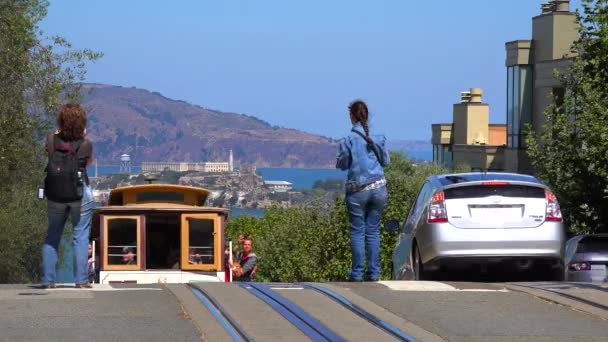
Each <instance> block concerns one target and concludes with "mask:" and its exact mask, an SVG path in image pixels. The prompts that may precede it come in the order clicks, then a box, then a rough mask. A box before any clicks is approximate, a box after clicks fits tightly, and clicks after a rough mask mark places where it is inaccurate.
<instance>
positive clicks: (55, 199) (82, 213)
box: [42, 103, 94, 288]
mask: <svg viewBox="0 0 608 342" xmlns="http://www.w3.org/2000/svg"><path fill="white" fill-rule="evenodd" d="M86 125H87V116H86V113H85V111H84V110H83V109H82V107H81V106H80V105H79V104H72V103H70V104H66V105H64V106H62V107H61V109H60V110H59V113H58V114H57V126H58V129H57V131H55V132H54V133H51V134H49V136H48V138H47V143H46V150H47V152H48V157H49V164H48V165H47V178H46V181H45V194H46V196H47V215H48V231H47V235H46V239H45V240H44V243H43V245H42V286H43V287H44V288H55V287H56V285H55V273H56V267H57V249H58V248H59V242H60V240H61V235H62V234H63V229H64V228H65V223H66V221H67V219H68V216H69V218H70V220H71V221H72V226H73V230H74V231H73V235H72V246H73V249H74V281H75V283H76V287H77V288H90V287H91V285H90V284H89V280H88V259H89V258H88V244H89V232H90V230H91V215H92V211H93V206H94V200H93V193H92V191H91V187H90V186H89V178H88V176H87V169H86V166H87V165H88V164H90V163H91V160H92V159H91V158H92V155H93V145H92V144H91V141H90V140H89V139H86V138H85V135H86ZM54 154H57V155H54ZM70 154H71V155H73V156H75V158H76V163H77V165H76V168H77V170H78V171H77V177H78V179H76V180H75V181H76V184H75V185H74V188H75V189H76V191H77V192H78V194H77V195H76V197H75V196H74V195H71V194H68V192H69V191H70V190H69V187H66V186H65V184H64V183H62V182H59V181H57V179H59V178H51V177H49V173H50V172H55V173H56V174H60V173H61V170H60V168H61V167H62V166H65V165H68V164H61V163H57V164H52V162H51V161H53V162H55V161H57V160H60V161H63V162H65V161H66V160H67V158H68V157H67V156H68V155H70ZM61 158H63V159H61ZM72 160H73V159H72ZM51 167H52V168H53V170H49V168H51ZM80 191H81V192H80ZM77 197H81V199H75V198H77Z"/></svg>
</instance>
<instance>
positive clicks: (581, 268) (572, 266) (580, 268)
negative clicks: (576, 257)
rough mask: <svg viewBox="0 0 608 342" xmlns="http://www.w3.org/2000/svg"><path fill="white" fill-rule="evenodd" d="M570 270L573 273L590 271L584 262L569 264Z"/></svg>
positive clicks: (589, 267)
mask: <svg viewBox="0 0 608 342" xmlns="http://www.w3.org/2000/svg"><path fill="white" fill-rule="evenodd" d="M570 269H571V270H574V271H589V270H590V269H591V265H589V263H586V262H573V263H571V264H570Z"/></svg>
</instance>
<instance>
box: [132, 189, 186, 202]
mask: <svg viewBox="0 0 608 342" xmlns="http://www.w3.org/2000/svg"><path fill="white" fill-rule="evenodd" d="M136 201H137V202H139V203H141V202H184V194H183V193H179V192H161V191H147V192H139V193H137V195H136Z"/></svg>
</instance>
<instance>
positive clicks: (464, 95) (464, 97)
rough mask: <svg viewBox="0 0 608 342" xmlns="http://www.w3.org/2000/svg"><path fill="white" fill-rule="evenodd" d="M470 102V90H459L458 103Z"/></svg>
mask: <svg viewBox="0 0 608 342" xmlns="http://www.w3.org/2000/svg"><path fill="white" fill-rule="evenodd" d="M469 102H471V92H470V91H461V92H460V103H469Z"/></svg>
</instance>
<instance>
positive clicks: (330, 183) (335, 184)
mask: <svg viewBox="0 0 608 342" xmlns="http://www.w3.org/2000/svg"><path fill="white" fill-rule="evenodd" d="M312 188H313V189H322V190H325V191H334V192H336V191H342V190H344V180H342V179H326V180H322V179H321V180H317V181H315V182H314V184H313V186H312Z"/></svg>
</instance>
